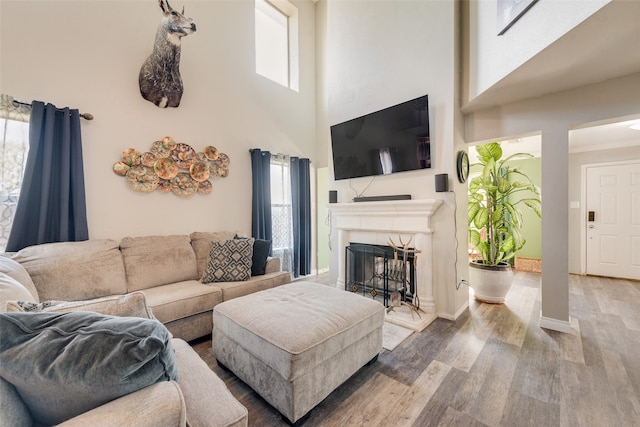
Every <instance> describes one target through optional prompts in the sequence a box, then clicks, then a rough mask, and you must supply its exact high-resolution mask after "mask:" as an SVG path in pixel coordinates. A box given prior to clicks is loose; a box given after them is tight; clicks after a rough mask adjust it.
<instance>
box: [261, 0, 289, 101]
mask: <svg viewBox="0 0 640 427" xmlns="http://www.w3.org/2000/svg"><path fill="white" fill-rule="evenodd" d="M255 1H256V3H255V55H256V58H255V59H256V73H258V74H260V75H261V76H264V77H266V78H268V79H270V80H273V81H274V82H276V83H279V84H281V85H282V86H285V87H288V88H290V89H293V90H296V91H297V90H298V9H297V8H296V7H295V6H293V5H292V4H291V3H290V2H288V1H287V0H269V1H267V0H255Z"/></svg>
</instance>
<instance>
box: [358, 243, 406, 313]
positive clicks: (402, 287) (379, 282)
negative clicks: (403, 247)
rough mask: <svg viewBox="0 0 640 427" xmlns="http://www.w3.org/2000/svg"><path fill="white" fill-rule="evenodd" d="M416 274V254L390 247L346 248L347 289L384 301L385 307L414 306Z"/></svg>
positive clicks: (362, 244) (370, 245) (363, 246)
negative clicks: (393, 303) (407, 304)
mask: <svg viewBox="0 0 640 427" xmlns="http://www.w3.org/2000/svg"><path fill="white" fill-rule="evenodd" d="M407 249H413V248H407ZM415 270H416V269H415V262H414V255H413V253H407V252H404V253H403V252H401V251H396V250H395V249H394V248H392V247H391V246H384V245H372V244H364V243H353V242H351V243H349V245H348V246H347V247H346V248H345V289H346V290H349V291H351V292H354V293H359V294H362V295H365V296H370V297H372V298H373V299H376V300H381V302H382V303H383V304H384V306H385V307H389V306H390V304H392V301H393V302H395V303H398V301H401V302H408V303H411V304H412V303H413V299H414V298H413V296H414V295H415V281H416V279H415V276H416V271H415Z"/></svg>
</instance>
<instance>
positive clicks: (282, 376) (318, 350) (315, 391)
mask: <svg viewBox="0 0 640 427" xmlns="http://www.w3.org/2000/svg"><path fill="white" fill-rule="evenodd" d="M384 313H385V310H384V306H383V305H382V304H380V303H379V302H376V301H373V300H371V299H367V298H364V297H362V296H360V295H357V294H354V293H351V292H345V291H342V290H338V289H336V288H332V287H329V286H327V285H321V284H318V283H311V282H294V283H290V284H287V285H282V286H278V287H276V288H273V289H268V290H265V291H261V292H256V293H254V294H250V295H247V296H243V297H240V298H234V299H232V300H229V301H225V302H223V303H221V304H218V305H216V306H215V307H214V310H213V350H214V353H215V356H216V359H217V360H218V361H219V362H220V363H221V364H222V365H224V366H226V367H227V368H228V369H230V370H231V371H232V372H233V373H234V374H236V375H237V376H238V377H239V378H240V379H242V380H243V381H244V382H245V383H247V384H248V385H249V386H250V387H251V388H253V389H254V390H255V391H256V392H257V393H258V394H259V395H260V396H262V397H263V398H264V399H265V400H266V401H267V402H269V403H270V404H271V405H272V406H273V407H275V408H276V409H277V410H278V411H280V413H281V414H282V415H284V416H285V417H286V418H287V419H289V421H291V422H292V423H294V422H296V421H297V420H299V419H300V418H302V416H304V415H305V414H306V413H307V412H309V411H310V410H311V409H312V408H313V407H314V406H316V405H317V404H318V403H320V402H321V401H322V400H323V399H324V398H325V397H327V396H328V395H329V394H330V393H331V392H332V391H333V390H334V389H335V388H336V387H338V386H339V385H340V384H342V383H343V382H344V381H345V380H347V379H348V378H349V377H350V376H351V375H353V374H354V373H355V372H356V371H358V370H359V369H360V368H361V367H362V366H364V365H365V364H367V363H368V362H370V361H372V360H375V358H376V357H377V355H378V353H380V351H382V323H383V322H384Z"/></svg>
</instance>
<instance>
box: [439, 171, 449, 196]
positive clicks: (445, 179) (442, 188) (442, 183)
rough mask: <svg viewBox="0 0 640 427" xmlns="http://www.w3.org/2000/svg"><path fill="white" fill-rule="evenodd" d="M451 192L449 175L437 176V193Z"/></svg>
mask: <svg viewBox="0 0 640 427" xmlns="http://www.w3.org/2000/svg"><path fill="white" fill-rule="evenodd" d="M446 191H449V175H447V174H446V173H441V174H438V175H436V193H442V192H446Z"/></svg>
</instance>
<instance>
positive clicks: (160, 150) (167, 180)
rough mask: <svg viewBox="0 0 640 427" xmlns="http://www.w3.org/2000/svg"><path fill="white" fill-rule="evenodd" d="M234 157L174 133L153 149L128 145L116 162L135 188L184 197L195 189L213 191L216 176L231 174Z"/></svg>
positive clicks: (120, 171) (129, 183)
mask: <svg viewBox="0 0 640 427" xmlns="http://www.w3.org/2000/svg"><path fill="white" fill-rule="evenodd" d="M229 164H230V159H229V156H227V155H226V154H225V153H220V152H218V149H217V148H216V147H214V146H212V145H209V146H207V147H205V148H204V150H202V151H201V152H196V150H194V149H193V147H191V146H190V145H189V144H184V143H177V142H175V141H174V140H173V138H172V137H170V136H165V137H164V138H163V139H162V140H161V141H155V142H154V143H153V144H151V147H150V148H149V151H145V152H142V153H141V152H140V151H138V150H136V149H135V148H127V149H126V150H124V151H123V152H122V159H121V160H120V161H118V162H116V163H115V164H114V165H113V171H114V172H115V173H116V175H119V176H123V177H125V178H126V180H127V185H129V188H131V189H132V190H134V191H139V192H142V193H150V192H152V191H156V190H158V191H161V192H163V193H169V192H171V193H173V194H175V195H177V196H180V197H189V196H192V195H194V194H195V193H198V194H201V195H207V194H210V193H211V191H212V190H213V185H212V183H211V180H212V179H217V178H226V177H227V176H229Z"/></svg>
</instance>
